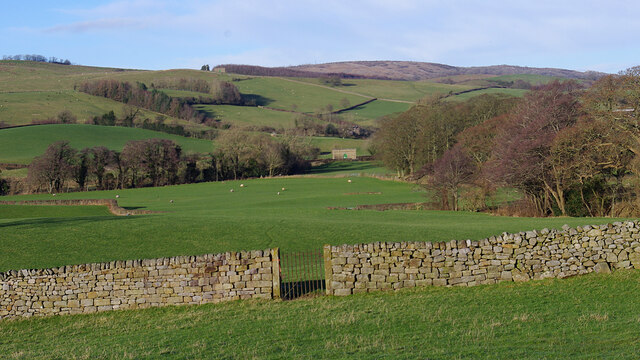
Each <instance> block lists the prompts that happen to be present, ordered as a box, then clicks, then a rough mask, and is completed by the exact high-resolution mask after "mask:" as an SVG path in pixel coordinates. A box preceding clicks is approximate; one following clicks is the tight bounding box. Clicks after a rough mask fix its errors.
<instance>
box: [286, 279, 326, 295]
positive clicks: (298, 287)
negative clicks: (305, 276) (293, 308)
mask: <svg viewBox="0 0 640 360" xmlns="http://www.w3.org/2000/svg"><path fill="white" fill-rule="evenodd" d="M325 290H326V284H325V281H324V279H317V280H303V281H292V282H283V283H281V284H280V297H281V298H282V300H293V299H297V298H301V297H311V296H318V295H324V294H325Z"/></svg>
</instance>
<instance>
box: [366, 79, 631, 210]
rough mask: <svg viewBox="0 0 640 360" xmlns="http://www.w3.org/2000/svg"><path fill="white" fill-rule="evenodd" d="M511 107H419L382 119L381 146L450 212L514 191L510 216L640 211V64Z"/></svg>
mask: <svg viewBox="0 0 640 360" xmlns="http://www.w3.org/2000/svg"><path fill="white" fill-rule="evenodd" d="M485 100H487V99H485ZM485 100H480V101H482V102H485ZM506 101H507V102H506V103H505V102H504V101H498V102H495V104H494V105H495V107H492V106H490V107H484V110H483V111H481V112H479V113H477V114H476V115H474V116H470V111H471V109H472V108H473V107H470V105H469V104H466V105H458V107H457V108H456V106H455V105H450V104H449V105H446V104H442V103H441V102H435V103H431V104H427V105H419V106H416V107H414V108H413V109H411V110H409V111H408V112H406V113H404V114H402V115H401V116H399V117H397V118H395V119H392V120H389V121H387V122H386V123H383V124H382V128H381V131H380V132H379V133H378V134H377V136H378V138H377V142H376V144H377V146H378V148H379V150H380V153H381V155H382V158H383V160H384V161H385V163H386V164H387V165H388V166H390V167H393V168H395V169H397V170H398V172H399V173H400V174H401V175H410V176H413V178H421V179H422V180H423V181H424V183H425V184H426V186H427V187H429V188H430V189H432V190H434V193H435V194H437V196H438V199H439V205H440V207H441V208H444V209H454V210H457V209H458V208H459V207H460V204H461V203H463V204H465V207H466V208H468V209H473V210H479V209H483V208H486V207H487V203H486V196H487V195H488V194H490V193H491V192H494V191H495V189H496V188H499V187H507V188H514V189H517V190H519V192H520V193H521V194H523V197H522V198H521V199H520V200H518V201H517V202H515V203H512V204H510V205H509V206H506V207H504V208H503V209H502V210H501V211H503V212H504V213H505V214H509V215H513V214H516V215H527V216H549V215H568V216H635V215H637V214H638V210H637V209H638V205H640V126H639V125H638V111H640V67H636V68H631V69H628V70H626V71H624V72H622V73H620V74H618V75H609V76H605V77H602V78H600V79H599V80H597V81H596V82H595V83H594V84H593V85H592V86H591V87H590V88H588V89H585V88H583V87H582V86H581V85H580V84H578V83H576V82H574V81H565V82H559V81H554V82H551V83H548V84H546V85H541V86H537V87H534V88H532V90H531V91H530V92H529V93H527V94H526V95H525V96H524V97H523V98H522V99H520V100H513V99H509V100H506ZM491 102H494V101H488V102H485V105H488V104H489V103H491ZM448 110H453V113H451V116H450V118H449V119H450V120H449V121H445V120H442V119H443V118H445V117H446V114H447V113H448ZM481 115H482V116H481ZM465 119H466V120H465ZM425 124H426V125H425Z"/></svg>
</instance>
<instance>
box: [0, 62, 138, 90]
mask: <svg viewBox="0 0 640 360" xmlns="http://www.w3.org/2000/svg"><path fill="white" fill-rule="evenodd" d="M124 72H128V70H122V69H113V68H99V67H91V66H79V65H59V64H49V63H39V62H32V61H0V92H1V93H6V92H26V91H60V90H72V89H73V86H74V85H75V84H78V83H80V82H83V81H87V80H91V79H96V78H100V77H105V76H109V75H113V74H116V73H124Z"/></svg>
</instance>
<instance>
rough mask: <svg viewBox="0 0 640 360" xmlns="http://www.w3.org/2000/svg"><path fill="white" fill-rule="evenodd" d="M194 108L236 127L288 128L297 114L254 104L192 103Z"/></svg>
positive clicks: (291, 125)
mask: <svg viewBox="0 0 640 360" xmlns="http://www.w3.org/2000/svg"><path fill="white" fill-rule="evenodd" d="M194 108H196V109H197V110H199V111H202V112H204V113H205V114H207V116H210V117H213V118H215V119H217V120H221V121H223V122H225V123H230V124H231V125H232V126H237V127H255V128H260V127H263V126H268V127H272V128H275V129H280V128H283V129H288V128H292V127H294V126H295V125H294V119H295V117H296V116H297V115H296V114H293V113H289V112H282V111H274V110H268V109H261V108H258V107H255V106H234V105H194Z"/></svg>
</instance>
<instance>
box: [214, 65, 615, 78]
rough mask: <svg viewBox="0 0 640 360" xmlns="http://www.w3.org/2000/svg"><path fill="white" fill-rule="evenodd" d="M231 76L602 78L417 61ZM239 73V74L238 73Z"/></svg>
mask: <svg viewBox="0 0 640 360" xmlns="http://www.w3.org/2000/svg"><path fill="white" fill-rule="evenodd" d="M222 67H224V68H226V70H227V71H228V72H235V73H239V74H245V72H244V71H245V70H249V68H251V70H252V71H253V72H252V73H246V75H265V76H289V75H287V73H290V74H295V75H294V76H307V77H318V76H319V75H320V74H325V76H335V75H338V76H340V77H343V78H370V79H393V80H412V81H417V80H429V79H434V78H441V77H447V76H457V75H494V76H499V75H514V74H532V75H544V76H553V77H562V78H569V79H581V80H595V79H597V78H599V77H601V76H603V75H605V74H604V73H599V72H595V71H587V72H580V71H575V70H567V69H554V68H533V67H522V66H512V65H493V66H473V67H459V66H451V65H445V64H437V63H427V62H415V61H345V62H334V63H326V64H313V65H298V66H290V67H280V68H264V67H254V66H247V67H244V68H243V67H240V66H237V65H222ZM236 71H237V72H236Z"/></svg>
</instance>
